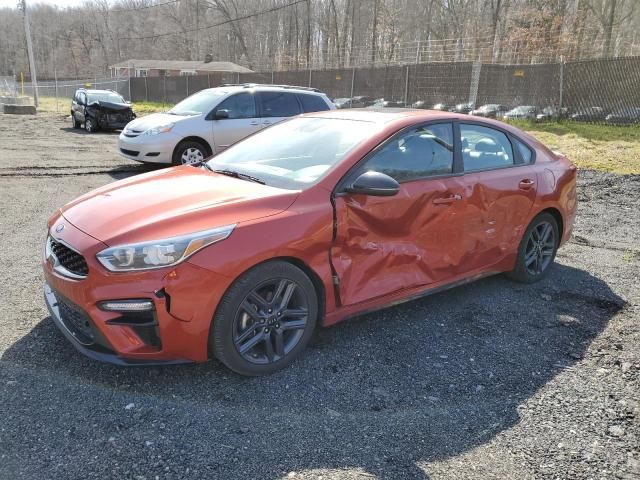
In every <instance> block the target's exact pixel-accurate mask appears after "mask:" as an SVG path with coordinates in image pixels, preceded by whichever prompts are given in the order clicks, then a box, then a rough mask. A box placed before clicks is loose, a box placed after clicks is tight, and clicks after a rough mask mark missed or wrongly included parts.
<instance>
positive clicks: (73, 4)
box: [0, 0, 84, 8]
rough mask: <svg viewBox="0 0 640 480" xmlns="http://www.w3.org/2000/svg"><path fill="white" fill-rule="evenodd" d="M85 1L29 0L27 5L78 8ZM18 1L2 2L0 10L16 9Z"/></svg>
mask: <svg viewBox="0 0 640 480" xmlns="http://www.w3.org/2000/svg"><path fill="white" fill-rule="evenodd" d="M83 1H84V0H27V5H31V4H34V3H46V4H49V5H57V6H59V7H76V6H78V5H82V2H83ZM17 4H18V0H0V8H5V7H10V8H15V7H16V5H17Z"/></svg>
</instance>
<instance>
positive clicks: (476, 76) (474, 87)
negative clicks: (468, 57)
mask: <svg viewBox="0 0 640 480" xmlns="http://www.w3.org/2000/svg"><path fill="white" fill-rule="evenodd" d="M481 69H482V62H481V61H480V59H479V58H478V60H477V61H475V62H473V67H472V68H471V86H470V88H469V103H470V104H471V105H472V106H473V107H475V105H476V101H477V100H478V87H479V86H480V70H481Z"/></svg>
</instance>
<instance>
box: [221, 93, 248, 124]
mask: <svg viewBox="0 0 640 480" xmlns="http://www.w3.org/2000/svg"><path fill="white" fill-rule="evenodd" d="M216 110H227V111H228V112H229V118H230V119H234V118H255V117H256V116H257V115H256V101H255V98H254V96H253V95H251V94H250V93H238V94H236V95H234V96H232V97H229V98H227V99H226V100H224V101H223V102H222V103H221V104H220V105H218V108H216Z"/></svg>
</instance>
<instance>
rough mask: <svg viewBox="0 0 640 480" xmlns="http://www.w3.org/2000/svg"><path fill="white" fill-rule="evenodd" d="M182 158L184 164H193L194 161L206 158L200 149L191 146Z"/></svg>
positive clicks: (197, 161) (183, 153)
mask: <svg viewBox="0 0 640 480" xmlns="http://www.w3.org/2000/svg"><path fill="white" fill-rule="evenodd" d="M180 160H181V162H182V164H183V165H192V164H194V163H199V162H202V161H203V160H204V155H203V154H202V152H201V151H200V150H199V149H197V148H194V147H189V148H187V149H185V150H184V152H182V157H180Z"/></svg>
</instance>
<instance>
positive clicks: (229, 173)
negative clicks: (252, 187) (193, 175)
mask: <svg viewBox="0 0 640 480" xmlns="http://www.w3.org/2000/svg"><path fill="white" fill-rule="evenodd" d="M207 166H208V165H207ZM209 168H211V167H209ZM211 171H213V172H215V173H219V174H221V175H227V176H229V177H233V178H239V179H241V180H248V181H250V182H256V183H259V184H261V185H264V184H265V182H264V181H263V180H260V179H259V178H256V177H252V176H251V175H247V174H246V173H240V172H236V171H235V170H211Z"/></svg>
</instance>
